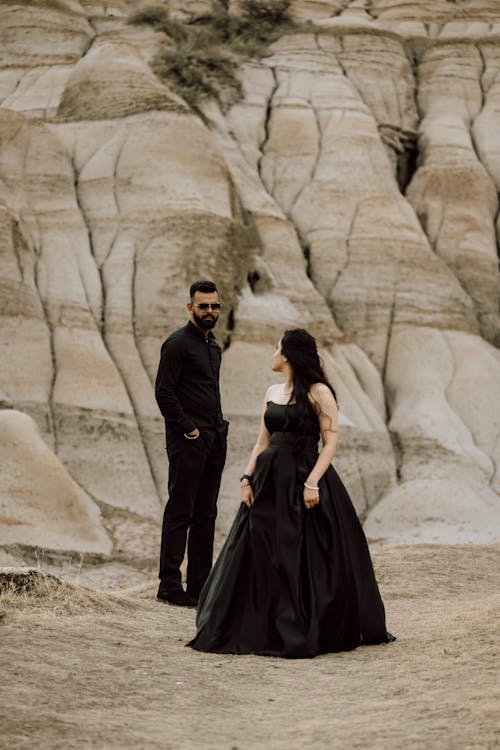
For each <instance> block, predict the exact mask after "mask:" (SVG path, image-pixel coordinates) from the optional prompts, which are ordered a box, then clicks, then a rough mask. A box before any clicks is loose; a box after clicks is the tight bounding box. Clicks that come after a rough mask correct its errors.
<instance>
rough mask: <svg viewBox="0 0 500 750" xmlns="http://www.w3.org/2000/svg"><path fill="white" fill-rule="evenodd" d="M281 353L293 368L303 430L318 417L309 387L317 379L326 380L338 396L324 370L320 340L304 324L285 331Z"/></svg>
mask: <svg viewBox="0 0 500 750" xmlns="http://www.w3.org/2000/svg"><path fill="white" fill-rule="evenodd" d="M281 353H282V354H283V355H284V356H285V357H286V358H287V360H288V361H289V363H290V365H291V367H292V371H293V391H292V394H291V396H290V401H295V403H296V404H297V413H298V420H299V430H300V431H301V432H303V431H304V429H305V428H306V425H307V424H309V425H310V424H311V420H313V419H314V418H315V417H316V418H317V416H318V415H317V412H315V410H314V407H313V405H312V404H311V401H310V399H309V391H310V389H311V386H312V385H313V383H323V384H324V385H326V386H327V387H328V388H329V389H330V390H331V392H332V394H333V398H334V399H335V401H336V400H337V396H336V394H335V391H334V390H333V387H332V385H331V383H330V382H329V380H328V378H327V377H326V375H325V373H324V372H323V367H322V365H321V360H320V358H319V354H318V349H317V347H316V341H315V339H314V337H313V336H311V334H310V333H308V331H306V330H305V329H304V328H293V329H291V330H288V331H285V333H284V334H283V336H282V339H281Z"/></svg>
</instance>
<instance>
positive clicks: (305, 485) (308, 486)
mask: <svg viewBox="0 0 500 750" xmlns="http://www.w3.org/2000/svg"><path fill="white" fill-rule="evenodd" d="M304 487H307V489H308V490H316V491H317V490H319V487H313V486H312V485H311V484H307V482H304Z"/></svg>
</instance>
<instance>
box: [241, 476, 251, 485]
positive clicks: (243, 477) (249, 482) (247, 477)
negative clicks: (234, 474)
mask: <svg viewBox="0 0 500 750" xmlns="http://www.w3.org/2000/svg"><path fill="white" fill-rule="evenodd" d="M244 479H248V484H252V476H251V475H250V474H242V475H241V477H240V482H242V481H243V480H244Z"/></svg>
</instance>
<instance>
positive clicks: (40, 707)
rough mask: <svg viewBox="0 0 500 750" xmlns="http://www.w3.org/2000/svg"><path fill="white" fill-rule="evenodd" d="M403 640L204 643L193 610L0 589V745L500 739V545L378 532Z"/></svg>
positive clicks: (427, 743)
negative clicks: (261, 650) (236, 650)
mask: <svg viewBox="0 0 500 750" xmlns="http://www.w3.org/2000/svg"><path fill="white" fill-rule="evenodd" d="M374 561H375V567H376V570H377V576H378V579H379V581H380V585H381V590H382V593H383V596H384V599H385V602H386V608H387V611H388V625H389V628H390V630H391V631H392V632H394V633H395V634H397V636H398V640H397V641H396V642H395V643H393V644H389V645H386V646H377V647H365V648H360V649H357V650H356V651H354V652H350V653H343V654H331V655H326V656H322V657H318V658H316V659H312V660H299V661H288V660H280V659H274V658H266V657H256V656H219V655H212V654H200V653H198V652H194V651H192V650H191V649H189V648H185V647H184V643H185V642H186V641H187V640H188V639H189V638H190V637H191V636H192V635H193V633H194V618H195V615H194V612H193V611H192V610H183V609H178V608H175V607H170V606H168V605H162V604H160V603H157V602H156V601H155V600H154V593H155V585H154V584H153V583H152V584H151V585H150V586H148V587H147V588H144V587H143V588H142V589H141V590H136V591H135V592H130V591H129V592H128V599H127V600H126V601H123V602H121V601H119V600H115V599H114V598H113V597H111V596H110V595H109V594H107V593H105V594H102V593H101V594H97V593H96V594H95V595H94V594H93V593H92V592H90V593H88V592H87V590H85V589H82V588H81V587H79V588H78V587H77V588H74V587H73V588H72V589H71V590H69V592H66V593H65V594H64V596H62V595H61V594H54V596H48V597H45V598H44V599H39V598H37V597H34V596H29V597H19V596H17V597H13V596H12V595H11V594H8V595H7V596H5V597H3V601H2V599H0V609H1V611H2V612H3V614H4V617H3V619H2V623H1V624H0V675H1V678H0V680H1V682H0V713H1V719H0V747H1V748H6V749H7V748H8V750H16V748H28V747H29V748H36V749H37V750H56V749H57V748H61V749H62V748H64V750H71V749H72V748H99V749H101V748H134V750H138V749H139V748H148V749H149V748H161V749H162V750H170V749H172V750H174V749H175V750H183V749H184V748H203V749H205V748H207V749H209V748H214V749H215V748H217V750H235V749H236V748H238V750H249V749H250V748H266V749H267V748H270V749H272V750H281V749H283V750H285V749H286V750H290V749H291V748H292V749H295V748H297V749H299V748H300V749H302V748H315V749H316V748H317V749H319V750H322V749H323V748H328V749H329V750H331V748H339V749H342V750H344V749H349V750H351V749H353V748H363V749H367V748H370V750H371V749H372V748H380V749H381V750H392V749H393V748H394V750H396V748H397V750H400V749H401V748H422V750H429V749H430V748H431V749H432V750H434V749H435V750H438V749H439V750H441V749H443V750H444V749H446V750H448V749H449V750H456V749H457V748H474V749H478V750H479V749H481V750H493V748H497V747H500V677H499V670H498V668H499V638H498V633H499V623H500V618H499V614H500V586H499V583H500V545H490V546H478V545H474V546H473V545H470V546H452V547H448V546H428V545H421V546H412V547H406V546H405V547H389V548H379V549H378V550H375V552H374Z"/></svg>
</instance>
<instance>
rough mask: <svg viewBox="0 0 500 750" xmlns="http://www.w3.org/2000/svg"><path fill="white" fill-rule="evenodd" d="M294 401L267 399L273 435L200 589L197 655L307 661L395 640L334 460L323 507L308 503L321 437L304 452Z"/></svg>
mask: <svg viewBox="0 0 500 750" xmlns="http://www.w3.org/2000/svg"><path fill="white" fill-rule="evenodd" d="M292 406H293V405H287V406H284V405H279V404H273V403H272V402H270V403H269V404H268V408H267V410H266V415H265V419H266V425H267V426H268V429H269V430H270V432H272V434H271V439H270V444H269V447H268V448H267V449H266V450H264V451H263V452H262V453H261V454H260V455H259V456H258V458H257V462H256V466H255V471H254V475H253V488H254V502H253V504H252V506H251V507H250V508H248V507H247V506H246V505H244V504H243V503H242V504H241V506H240V508H239V510H238V512H237V514H236V518H235V520H234V522H233V525H232V527H231V530H230V532H229V535H228V537H227V539H226V541H225V543H224V546H223V548H222V550H221V552H220V555H219V557H218V559H217V561H216V563H215V565H214V567H213V568H212V571H211V573H210V576H209V578H208V579H207V582H206V584H205V586H204V587H203V590H202V592H201V596H200V600H199V605H198V612H197V618H196V625H197V634H196V637H195V638H194V639H193V640H192V641H191V642H190V643H189V644H188V645H189V646H191V647H192V648H194V649H197V650H199V651H209V652H215V653H232V654H261V655H266V656H281V657H288V658H304V657H313V656H316V655H318V654H323V653H328V652H335V651H347V650H351V649H353V648H356V647H357V646H359V645H361V644H376V643H386V642H387V641H389V640H393V636H391V635H390V634H389V633H387V631H386V626H385V611H384V605H383V602H382V599H381V596H380V593H379V589H378V586H377V582H376V580H375V574H374V571H373V566H372V562H371V558H370V553H369V551H368V545H367V542H366V538H365V535H364V532H363V530H362V528H361V524H360V522H359V520H358V517H357V515H356V511H355V509H354V507H353V505H352V502H351V500H350V498H349V495H348V493H347V491H346V489H345V487H344V485H343V483H342V481H341V479H340V477H339V476H338V474H337V472H336V471H335V469H334V468H333V466H330V467H329V468H328V470H327V471H326V473H325V474H324V476H323V477H322V479H321V480H320V482H319V488H320V502H319V504H318V505H316V506H315V507H314V508H311V509H309V510H308V509H306V508H305V506H304V502H303V489H304V481H305V479H306V478H307V476H308V474H309V472H310V470H311V468H312V466H313V465H314V463H315V461H316V458H317V455H318V452H317V435H316V436H314V435H311V436H310V437H309V438H308V437H307V436H306V438H305V440H304V437H302V439H301V444H300V453H298V451H297V439H298V435H297V433H296V432H295V431H294V429H293V421H294V420H293V419H290V416H291V415H292V416H293V410H292ZM291 410H292V411H291ZM277 428H280V429H277Z"/></svg>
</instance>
